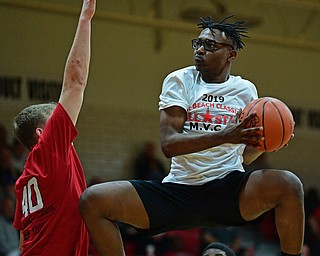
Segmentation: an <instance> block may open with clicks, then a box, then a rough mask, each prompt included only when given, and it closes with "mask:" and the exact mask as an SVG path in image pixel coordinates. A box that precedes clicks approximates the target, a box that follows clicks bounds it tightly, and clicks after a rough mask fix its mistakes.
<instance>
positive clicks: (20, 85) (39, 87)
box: [0, 76, 62, 102]
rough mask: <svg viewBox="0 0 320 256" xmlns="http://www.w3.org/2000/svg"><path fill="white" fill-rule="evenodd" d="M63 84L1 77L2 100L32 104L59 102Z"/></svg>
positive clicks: (18, 77) (43, 80)
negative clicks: (22, 101)
mask: <svg viewBox="0 0 320 256" xmlns="http://www.w3.org/2000/svg"><path fill="white" fill-rule="evenodd" d="M61 86H62V82H61V81H54V80H47V79H41V78H23V77H21V76H0V99H4V100H10V101H21V100H25V99H26V100H27V101H30V102H50V101H55V102H56V101H58V99H59V95H60V91H61Z"/></svg>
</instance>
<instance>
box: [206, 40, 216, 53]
mask: <svg viewBox="0 0 320 256" xmlns="http://www.w3.org/2000/svg"><path fill="white" fill-rule="evenodd" d="M205 45H206V49H207V50H210V51H212V50H214V49H215V48H216V43H215V42H214V41H206V42H205Z"/></svg>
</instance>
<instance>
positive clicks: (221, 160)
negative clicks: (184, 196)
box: [159, 66, 258, 185]
mask: <svg viewBox="0 0 320 256" xmlns="http://www.w3.org/2000/svg"><path fill="white" fill-rule="evenodd" d="M256 98H258V95H257V90H256V87H255V85H254V84H253V83H251V82H250V81H248V80H245V79H242V78H241V77H240V76H232V75H230V77H229V79H228V80H227V81H226V82H224V83H218V84H216V83H206V82H204V81H203V80H202V79H201V75H200V73H199V72H198V71H197V70H196V69H195V67H194V66H190V67H186V68H183V69H180V70H177V71H174V72H172V73H171V74H169V75H168V76H167V77H166V78H165V79H164V81H163V87H162V93H161V95H160V102H159V109H160V110H161V109H165V108H168V107H171V106H179V107H182V108H183V109H185V110H186V112H187V121H186V122H185V124H184V127H183V133H185V134H201V133H208V132H217V131H219V130H221V129H224V128H225V126H226V124H227V123H228V122H229V120H230V119H231V118H232V117H233V116H235V115H236V113H237V112H238V111H239V109H240V108H242V109H244V107H245V106H246V105H247V104H248V103H249V102H251V101H252V100H254V99H256ZM244 148H245V145H244V144H222V145H219V146H216V147H213V148H209V149H206V150H203V151H200V152H196V153H191V154H186V155H180V156H175V157H173V158H172V159H171V168H170V172H169V174H168V176H167V177H165V178H164V180H163V182H174V183H181V184H190V185H200V184H204V183H206V182H208V181H211V180H214V179H220V178H223V177H225V176H226V175H227V174H228V173H230V172H232V171H235V170H240V171H244V169H243V166H242V161H243V158H242V154H243V151H244Z"/></svg>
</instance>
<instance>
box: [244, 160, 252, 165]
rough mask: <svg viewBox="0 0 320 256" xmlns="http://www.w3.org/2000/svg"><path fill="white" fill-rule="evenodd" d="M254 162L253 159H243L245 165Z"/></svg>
mask: <svg viewBox="0 0 320 256" xmlns="http://www.w3.org/2000/svg"><path fill="white" fill-rule="evenodd" d="M252 162H253V161H252V160H248V159H243V163H244V164H245V165H249V164H251V163H252Z"/></svg>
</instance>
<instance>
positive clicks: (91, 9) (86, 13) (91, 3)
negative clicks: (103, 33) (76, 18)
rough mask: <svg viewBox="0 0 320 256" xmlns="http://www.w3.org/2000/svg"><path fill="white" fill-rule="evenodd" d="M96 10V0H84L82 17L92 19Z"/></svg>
mask: <svg viewBox="0 0 320 256" xmlns="http://www.w3.org/2000/svg"><path fill="white" fill-rule="evenodd" d="M95 11H96V0H83V4H82V10H81V18H83V19H88V20H90V19H92V18H93V15H94V13H95Z"/></svg>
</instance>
